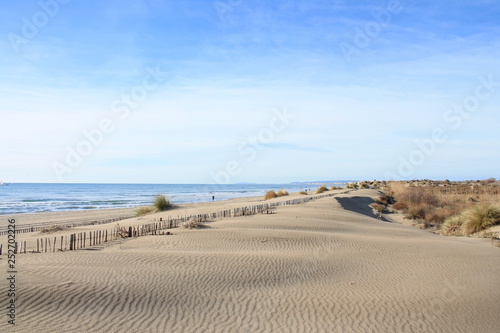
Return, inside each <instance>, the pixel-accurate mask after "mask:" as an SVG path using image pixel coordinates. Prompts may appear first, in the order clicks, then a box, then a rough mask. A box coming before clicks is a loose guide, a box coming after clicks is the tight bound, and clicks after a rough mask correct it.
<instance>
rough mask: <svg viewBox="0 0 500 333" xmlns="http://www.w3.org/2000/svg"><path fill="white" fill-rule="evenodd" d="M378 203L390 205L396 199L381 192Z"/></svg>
mask: <svg viewBox="0 0 500 333" xmlns="http://www.w3.org/2000/svg"><path fill="white" fill-rule="evenodd" d="M376 201H377V203H379V204H381V205H386V206H387V205H390V204H392V203H394V200H393V199H392V198H391V197H390V196H388V195H387V194H381V195H380V196H379V197H378V198H377V200H376Z"/></svg>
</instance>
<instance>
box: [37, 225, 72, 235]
mask: <svg viewBox="0 0 500 333" xmlns="http://www.w3.org/2000/svg"><path fill="white" fill-rule="evenodd" d="M64 229H66V226H63V225H51V226H48V227H43V228H42V229H41V230H40V233H42V234H50V233H52V232H56V231H61V230H64Z"/></svg>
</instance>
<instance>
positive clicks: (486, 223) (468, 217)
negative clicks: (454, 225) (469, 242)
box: [460, 203, 500, 236]
mask: <svg viewBox="0 0 500 333" xmlns="http://www.w3.org/2000/svg"><path fill="white" fill-rule="evenodd" d="M460 216H461V217H462V218H463V223H462V228H461V230H462V233H463V234H464V235H466V236H468V235H471V234H474V233H476V232H479V231H481V230H484V229H486V228H489V227H491V226H492V225H495V224H498V223H499V222H500V208H499V207H495V206H492V205H490V204H487V203H486V204H480V205H477V206H475V207H472V208H470V209H468V210H466V211H464V212H463V213H462V214H460Z"/></svg>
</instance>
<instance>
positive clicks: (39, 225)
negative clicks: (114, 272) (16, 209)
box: [0, 215, 133, 236]
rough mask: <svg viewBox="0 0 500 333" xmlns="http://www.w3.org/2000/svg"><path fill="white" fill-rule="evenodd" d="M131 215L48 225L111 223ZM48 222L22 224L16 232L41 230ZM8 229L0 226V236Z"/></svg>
mask: <svg viewBox="0 0 500 333" xmlns="http://www.w3.org/2000/svg"><path fill="white" fill-rule="evenodd" d="M132 217H133V216H132V215H130V216H122V217H116V218H112V219H105V220H98V221H96V220H90V221H89V220H84V221H60V222H54V223H51V224H50V226H61V227H63V228H73V227H82V226H86V225H100V224H107V223H112V222H117V221H121V220H126V219H130V218H132ZM48 225H49V224H48V223H47V222H42V223H35V224H28V225H23V226H19V228H16V231H15V232H16V234H26V233H30V232H36V231H40V230H43V229H44V228H47V226H48ZM8 233H9V231H8V230H7V227H6V226H2V227H0V236H3V235H7V234H8Z"/></svg>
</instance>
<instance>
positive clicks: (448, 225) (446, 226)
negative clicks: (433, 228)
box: [440, 215, 463, 236]
mask: <svg viewBox="0 0 500 333" xmlns="http://www.w3.org/2000/svg"><path fill="white" fill-rule="evenodd" d="M462 224H463V217H462V216H461V215H455V216H452V217H450V218H448V219H446V221H444V223H443V224H442V225H441V227H440V231H441V234H443V235H445V236H462V231H461V229H462Z"/></svg>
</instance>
